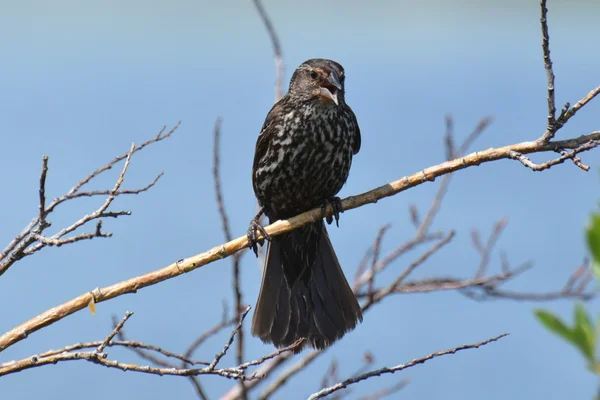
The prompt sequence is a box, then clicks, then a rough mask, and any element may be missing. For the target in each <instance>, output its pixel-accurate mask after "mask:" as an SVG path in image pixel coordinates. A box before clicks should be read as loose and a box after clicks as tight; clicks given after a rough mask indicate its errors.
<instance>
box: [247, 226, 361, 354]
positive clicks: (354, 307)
mask: <svg viewBox="0 0 600 400" xmlns="http://www.w3.org/2000/svg"><path fill="white" fill-rule="evenodd" d="M359 321H362V311H361V308H360V305H359V304H358V301H357V300H356V297H355V296H354V293H353V292H352V289H351V288H350V285H349V284H348V281H347V280H346V277H345V276H344V272H343V271H342V268H341V266H340V263H339V261H338V259H337V257H336V255H335V252H334V250H333V247H332V245H331V241H330V240H329V235H328V234H327V231H326V229H325V226H324V225H323V223H316V224H312V225H309V226H307V227H304V228H300V229H298V230H295V231H292V232H290V233H287V234H284V235H281V236H278V237H275V238H274V239H273V240H272V241H271V242H270V243H269V248H268V251H267V259H266V263H265V269H264V272H263V281H262V285H261V290H260V295H259V297H258V301H257V305H256V310H255V312H254V318H253V321H252V334H253V335H255V336H258V337H260V338H261V339H262V340H263V341H264V342H270V343H273V344H275V345H276V346H277V347H285V346H289V345H291V344H293V343H294V342H295V341H296V340H298V339H300V338H305V339H307V342H308V344H309V345H311V346H312V347H316V348H319V349H322V348H325V347H327V346H329V345H330V344H331V343H333V342H335V341H336V340H337V339H339V338H341V337H342V336H344V334H345V333H346V332H348V331H350V330H352V329H354V327H356V324H357V323H358V322H359Z"/></svg>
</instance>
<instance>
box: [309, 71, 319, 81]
mask: <svg viewBox="0 0 600 400" xmlns="http://www.w3.org/2000/svg"><path fill="white" fill-rule="evenodd" d="M310 77H311V78H313V79H317V78H318V77H319V74H317V73H316V72H315V71H310Z"/></svg>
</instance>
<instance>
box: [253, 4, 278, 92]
mask: <svg viewBox="0 0 600 400" xmlns="http://www.w3.org/2000/svg"><path fill="white" fill-rule="evenodd" d="M253 3H254V6H255V7H256V11H257V12H258V15H259V16H260V19H261V20H262V22H263V24H264V25H265V28H267V32H268V34H269V39H271V44H272V45H273V56H274V58H275V102H277V101H279V99H281V97H283V75H284V70H285V65H284V63H283V54H282V52H281V43H280V42H279V37H278V36H277V32H275V27H274V26H273V23H272V22H271V19H270V18H269V16H268V15H267V12H266V11H265V9H264V7H263V5H262V3H261V1H260V0H253Z"/></svg>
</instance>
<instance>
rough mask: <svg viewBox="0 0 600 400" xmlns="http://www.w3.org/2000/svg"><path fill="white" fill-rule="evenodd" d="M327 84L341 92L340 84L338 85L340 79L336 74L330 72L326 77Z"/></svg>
mask: <svg viewBox="0 0 600 400" xmlns="http://www.w3.org/2000/svg"><path fill="white" fill-rule="evenodd" d="M327 82H328V83H329V84H330V85H331V86H333V87H335V88H336V89H337V90H342V84H341V83H340V77H339V76H338V74H337V72H335V71H331V72H330V73H329V76H328V77H327Z"/></svg>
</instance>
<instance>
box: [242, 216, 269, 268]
mask: <svg viewBox="0 0 600 400" xmlns="http://www.w3.org/2000/svg"><path fill="white" fill-rule="evenodd" d="M264 212H265V210H264V208H261V209H260V210H259V211H258V214H256V216H255V217H254V218H252V220H251V221H250V226H249V227H248V233H247V234H246V237H247V238H248V247H250V248H251V249H252V251H254V254H255V255H256V257H258V246H257V245H259V244H260V245H261V246H262V245H263V243H264V239H267V240H271V236H270V235H269V234H268V233H267V231H265V228H264V227H263V226H262V225H261V224H260V217H262V215H263V214H264ZM258 232H260V233H261V234H262V236H263V238H261V239H259V238H258Z"/></svg>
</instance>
